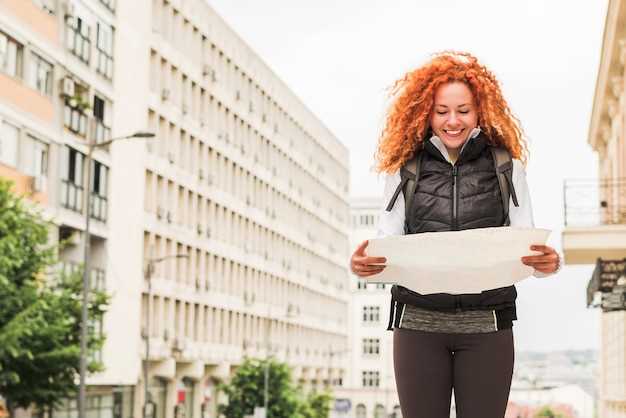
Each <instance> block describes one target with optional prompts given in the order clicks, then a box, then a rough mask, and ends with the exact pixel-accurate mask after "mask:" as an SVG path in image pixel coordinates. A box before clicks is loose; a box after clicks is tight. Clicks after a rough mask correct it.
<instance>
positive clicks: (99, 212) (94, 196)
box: [90, 161, 108, 222]
mask: <svg viewBox="0 0 626 418" xmlns="http://www.w3.org/2000/svg"><path fill="white" fill-rule="evenodd" d="M91 172H92V173H93V174H92V177H91V207H90V212H91V216H92V217H93V218H94V219H98V220H100V221H103V222H104V221H106V219H107V195H108V193H107V177H108V168H107V167H106V166H104V165H103V164H101V163H99V162H98V161H92V166H91Z"/></svg>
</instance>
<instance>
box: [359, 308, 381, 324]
mask: <svg viewBox="0 0 626 418" xmlns="http://www.w3.org/2000/svg"><path fill="white" fill-rule="evenodd" d="M363 322H380V306H364V307H363Z"/></svg>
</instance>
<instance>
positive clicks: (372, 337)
mask: <svg viewBox="0 0 626 418" xmlns="http://www.w3.org/2000/svg"><path fill="white" fill-rule="evenodd" d="M380 211H381V202H380V199H377V198H353V199H352V200H351V214H352V216H351V218H352V219H351V221H352V232H351V235H350V252H352V251H354V249H355V248H356V247H357V245H359V244H360V243H361V242H363V241H364V240H366V239H371V238H375V237H376V232H377V231H376V226H377V224H378V217H379V214H380ZM389 289H390V287H389V285H384V284H377V283H367V282H366V281H365V280H363V279H360V278H359V277H358V276H355V275H351V280H350V292H351V298H350V317H349V321H350V322H349V340H350V347H349V350H350V351H349V365H348V372H347V375H346V382H345V385H344V387H343V388H341V389H337V390H336V391H335V392H336V397H337V398H338V399H349V402H343V403H338V405H345V407H346V408H345V410H342V411H340V412H337V413H336V415H335V416H337V417H350V418H371V417H374V418H383V417H385V418H386V417H388V416H390V415H391V414H395V415H393V416H395V417H398V418H399V417H400V416H401V413H400V406H399V401H398V394H397V391H396V381H395V375H394V370H393V349H392V343H393V333H392V332H390V331H387V322H386V321H387V319H388V316H387V315H389V303H390V293H389ZM348 406H349V409H348Z"/></svg>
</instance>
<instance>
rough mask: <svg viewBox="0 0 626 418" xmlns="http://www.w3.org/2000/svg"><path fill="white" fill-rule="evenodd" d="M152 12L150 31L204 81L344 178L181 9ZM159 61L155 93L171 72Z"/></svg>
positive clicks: (158, 1)
mask: <svg viewBox="0 0 626 418" xmlns="http://www.w3.org/2000/svg"><path fill="white" fill-rule="evenodd" d="M152 12H153V15H152V27H153V30H154V31H155V32H157V33H160V34H161V35H162V37H163V38H165V40H166V41H168V43H170V44H171V45H172V46H173V47H174V49H176V50H177V51H183V52H184V55H185V56H187V57H189V58H190V60H192V61H193V62H194V64H195V65H196V66H198V67H201V68H202V74H203V77H204V81H207V82H211V83H214V82H220V83H223V84H224V85H225V89H226V90H227V91H229V92H232V94H233V96H232V97H233V100H235V101H237V102H240V103H241V105H242V106H243V108H245V109H246V112H248V113H252V112H256V113H258V114H259V115H260V117H261V118H262V120H263V121H265V122H267V123H268V124H269V126H273V127H274V130H275V131H278V130H280V132H281V134H282V135H283V136H284V137H286V138H304V139H305V141H304V143H302V144H299V145H300V149H302V150H303V151H305V152H307V153H310V155H315V156H317V158H319V159H320V160H321V161H324V162H329V163H330V165H332V167H330V166H329V174H331V177H332V178H336V179H343V178H347V176H348V172H347V168H345V167H342V166H341V164H339V163H338V162H337V161H336V160H335V158H336V156H334V155H332V153H331V152H329V151H327V150H325V149H324V148H323V147H321V146H320V145H319V144H318V143H317V142H316V141H315V140H314V139H313V137H312V136H311V135H310V134H309V133H308V132H306V131H305V130H304V129H303V128H302V127H301V126H300V125H299V124H298V122H297V121H296V120H295V119H293V118H292V117H291V116H290V115H289V114H288V113H287V111H286V110H285V109H283V108H282V107H281V106H280V105H278V103H277V102H276V100H274V99H273V98H272V97H271V96H270V95H269V94H267V93H266V92H265V90H264V89H263V88H262V87H261V86H259V85H258V84H257V83H256V82H255V81H254V80H253V77H252V75H251V74H246V72H245V71H244V70H243V69H242V68H240V67H239V65H237V63H236V62H234V61H233V60H232V59H231V58H230V57H228V56H227V54H226V53H224V51H222V50H221V49H220V48H219V46H217V45H216V44H215V43H214V42H212V41H211V40H210V39H209V38H208V35H207V34H206V33H205V32H203V31H202V30H201V29H199V28H198V27H196V26H194V25H193V23H192V22H191V21H190V20H189V18H188V17H186V16H184V15H183V14H182V13H181V11H180V10H177V9H176V7H174V6H173V5H172V4H170V3H169V2H168V1H167V0H153V7H152ZM218 24H221V22H219V23H218ZM160 61H164V60H160V59H159V58H158V57H157V56H156V53H154V52H153V59H152V65H151V66H152V72H151V73H152V76H151V79H152V80H154V81H152V87H153V89H154V90H162V89H167V88H168V86H170V85H169V84H168V80H169V79H170V78H169V77H170V76H171V73H170V72H168V71H167V70H164V69H163V68H162V67H163V64H162V62H160ZM268 71H269V70H268ZM157 75H158V78H159V79H157ZM182 77H183V76H181V78H182ZM184 90H185V89H184V88H181V89H180V91H181V92H182V91H184ZM189 95H190V96H191V95H192V94H191V93H190V94H189Z"/></svg>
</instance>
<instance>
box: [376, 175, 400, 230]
mask: <svg viewBox="0 0 626 418" xmlns="http://www.w3.org/2000/svg"><path fill="white" fill-rule="evenodd" d="M400 182H401V179H400V171H397V172H395V173H394V174H385V191H384V192H383V201H382V204H383V207H382V210H381V213H380V216H379V217H378V228H377V229H378V232H377V234H376V236H377V237H379V238H382V237H386V236H389V235H404V195H403V194H402V192H400V193H399V194H398V198H397V199H396V203H395V204H394V205H393V208H392V209H391V211H390V212H387V210H386V208H387V205H388V204H389V201H390V200H391V198H392V197H393V194H394V192H395V191H396V189H397V188H398V186H399V185H400Z"/></svg>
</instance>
